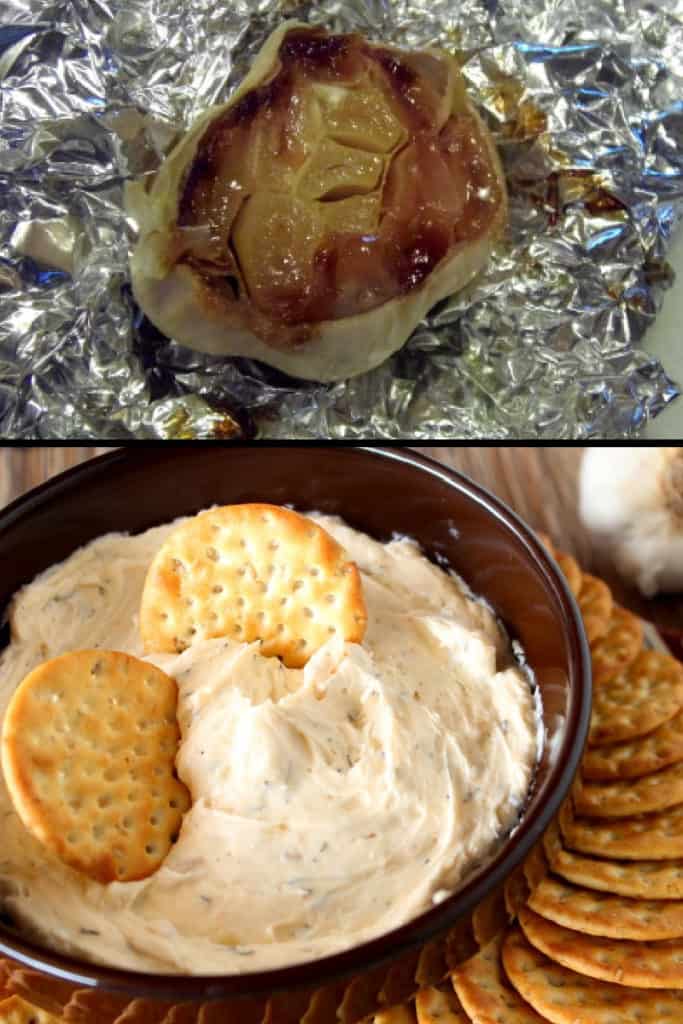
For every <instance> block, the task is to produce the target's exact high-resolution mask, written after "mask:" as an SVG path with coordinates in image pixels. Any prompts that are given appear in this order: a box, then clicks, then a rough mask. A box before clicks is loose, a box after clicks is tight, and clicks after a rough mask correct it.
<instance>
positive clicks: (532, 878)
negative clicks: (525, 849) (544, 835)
mask: <svg viewBox="0 0 683 1024" xmlns="http://www.w3.org/2000/svg"><path fill="white" fill-rule="evenodd" d="M523 870H524V878H525V879H526V884H527V886H528V887H529V892H534V890H535V889H536V888H537V887H538V886H539V885H540V884H541V882H542V881H543V879H544V878H545V876H546V875H547V874H548V860H547V858H546V855H545V850H544V848H543V843H542V842H538V843H536V845H535V846H533V847H532V848H531V852H530V853H529V854H528V855H527V857H526V860H525V861H524V865H523Z"/></svg>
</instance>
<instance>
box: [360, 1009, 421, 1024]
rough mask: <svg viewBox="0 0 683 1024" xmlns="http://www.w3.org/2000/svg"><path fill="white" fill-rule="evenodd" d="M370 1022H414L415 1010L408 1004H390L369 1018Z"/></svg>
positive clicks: (402, 1023)
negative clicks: (386, 1008)
mask: <svg viewBox="0 0 683 1024" xmlns="http://www.w3.org/2000/svg"><path fill="white" fill-rule="evenodd" d="M370 1019H371V1021H372V1024H415V1010H414V1009H413V1007H412V1006H411V1005H410V1004H407V1005H403V1004H402V1005H401V1006H390V1007H389V1009H388V1010H380V1011H379V1013H376V1014H375V1015H374V1017H371V1018H370Z"/></svg>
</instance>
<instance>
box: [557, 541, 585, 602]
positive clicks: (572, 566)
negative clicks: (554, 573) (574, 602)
mask: <svg viewBox="0 0 683 1024" xmlns="http://www.w3.org/2000/svg"><path fill="white" fill-rule="evenodd" d="M555 561H556V562H557V564H558V565H559V567H560V569H561V570H562V573H563V575H564V578H565V579H566V581H567V584H568V586H569V589H570V590H571V592H572V594H573V595H574V597H578V596H579V594H580V593H581V586H582V584H583V573H582V572H581V570H580V569H579V566H578V563H577V561H576V559H574V558H572V556H571V555H568V554H566V552H564V551H557V552H556V553H555Z"/></svg>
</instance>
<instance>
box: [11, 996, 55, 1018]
mask: <svg viewBox="0 0 683 1024" xmlns="http://www.w3.org/2000/svg"><path fill="white" fill-rule="evenodd" d="M0 1024H60V1020H59V1018H58V1017H54V1016H53V1015H52V1014H51V1013H48V1012H47V1010H41V1009H40V1008H39V1007H38V1006H33V1004H32V1003H27V1002H26V1000H24V999H22V998H21V997H20V996H16V995H15V996H10V997H9V999H3V1000H2V1002H0Z"/></svg>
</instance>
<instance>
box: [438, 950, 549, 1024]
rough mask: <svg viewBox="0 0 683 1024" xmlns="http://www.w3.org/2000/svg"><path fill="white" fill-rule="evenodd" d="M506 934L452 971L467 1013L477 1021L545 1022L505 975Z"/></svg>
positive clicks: (503, 1023) (504, 1023)
mask: <svg viewBox="0 0 683 1024" xmlns="http://www.w3.org/2000/svg"><path fill="white" fill-rule="evenodd" d="M502 942H503V936H502V935H499V936H497V937H496V938H495V939H493V941H492V942H490V943H489V944H488V946H486V947H485V948H484V949H482V950H480V952H479V953H477V954H476V955H475V956H473V957H471V958H470V959H469V960H468V961H467V962H466V963H464V964H462V966H460V967H458V968H457V970H455V971H454V972H453V973H452V974H451V981H452V982H453V988H454V989H455V991H456V992H457V994H458V998H459V999H460V1002H461V1003H462V1005H463V1007H464V1009H465V1012H466V1013H467V1015H468V1016H469V1017H470V1018H471V1019H472V1020H473V1021H476V1022H477V1024H543V1018H542V1017H539V1016H538V1014H537V1013H536V1012H535V1011H534V1010H533V1009H532V1008H531V1007H530V1006H528V1005H527V1004H526V1003H525V1002H524V1000H523V999H521V998H520V996H519V995H518V994H517V992H516V991H515V990H514V988H513V987H512V985H511V984H510V983H509V981H508V979H507V978H506V977H505V974H504V973H503V968H502V962H501V945H502Z"/></svg>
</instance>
